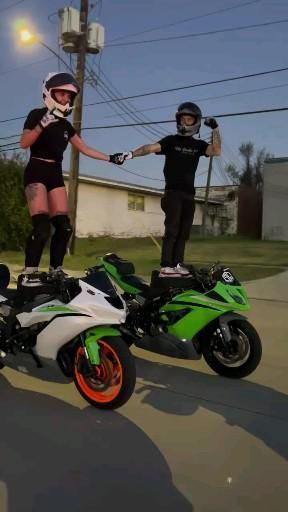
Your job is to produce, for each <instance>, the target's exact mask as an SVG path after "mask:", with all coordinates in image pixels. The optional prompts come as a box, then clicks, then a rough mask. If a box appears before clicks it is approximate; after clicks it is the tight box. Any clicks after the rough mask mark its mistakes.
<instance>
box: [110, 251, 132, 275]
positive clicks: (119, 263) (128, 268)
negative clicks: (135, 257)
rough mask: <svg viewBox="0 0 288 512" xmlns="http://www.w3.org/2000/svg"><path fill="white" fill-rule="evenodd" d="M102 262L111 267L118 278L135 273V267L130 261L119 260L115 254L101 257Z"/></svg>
mask: <svg viewBox="0 0 288 512" xmlns="http://www.w3.org/2000/svg"><path fill="white" fill-rule="evenodd" d="M103 260H104V261H106V263H110V265H113V267H115V268H116V270H117V272H118V274H119V275H120V276H127V275H131V274H134V273H135V267H134V265H133V263H132V262H131V261H128V260H123V259H122V258H119V256H117V254H114V253H109V254H105V256H103Z"/></svg>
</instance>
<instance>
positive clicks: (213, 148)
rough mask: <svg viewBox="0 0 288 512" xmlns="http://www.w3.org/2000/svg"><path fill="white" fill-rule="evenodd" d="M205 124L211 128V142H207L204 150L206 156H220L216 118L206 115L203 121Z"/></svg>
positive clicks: (219, 140) (219, 137)
mask: <svg viewBox="0 0 288 512" xmlns="http://www.w3.org/2000/svg"><path fill="white" fill-rule="evenodd" d="M204 124H205V126H209V128H211V129H212V143H211V144H209V146H208V147H207V150H206V155H207V156H220V155H221V136H220V131H219V128H218V124H217V121H216V119H214V118H213V117H208V118H206V119H205V121H204Z"/></svg>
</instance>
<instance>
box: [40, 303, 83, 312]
mask: <svg viewBox="0 0 288 512" xmlns="http://www.w3.org/2000/svg"><path fill="white" fill-rule="evenodd" d="M39 312H41V313H75V312H77V310H76V309H72V308H68V307H66V306H53V305H51V306H43V307H42V308H39V309H37V313H39Z"/></svg>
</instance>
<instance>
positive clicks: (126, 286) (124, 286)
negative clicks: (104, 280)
mask: <svg viewBox="0 0 288 512" xmlns="http://www.w3.org/2000/svg"><path fill="white" fill-rule="evenodd" d="M101 261H102V264H103V266H104V268H105V269H106V270H107V272H108V273H109V274H110V275H111V276H112V278H113V279H115V281H116V283H117V284H118V286H120V288H122V290H124V292H126V293H132V294H133V295H137V294H139V293H141V290H139V289H138V288H135V287H134V286H131V285H129V284H127V283H125V281H123V280H122V278H121V276H120V275H119V274H118V272H117V270H116V268H115V267H114V265H111V264H110V263H107V261H104V260H103V259H101Z"/></svg>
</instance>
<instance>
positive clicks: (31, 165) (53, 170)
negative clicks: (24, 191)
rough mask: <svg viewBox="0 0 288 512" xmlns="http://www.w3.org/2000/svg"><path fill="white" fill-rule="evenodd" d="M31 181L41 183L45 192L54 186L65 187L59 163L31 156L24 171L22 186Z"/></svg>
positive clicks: (29, 183)
mask: <svg viewBox="0 0 288 512" xmlns="http://www.w3.org/2000/svg"><path fill="white" fill-rule="evenodd" d="M31 183H43V185H45V187H46V189H47V192H50V190H53V189H54V188H59V187H65V184H64V179H63V174H62V166H61V164H60V163H57V162H44V161H43V160H38V159H36V158H31V159H30V160H29V162H28V165H27V167H26V169H25V171H24V187H25V188H26V187H27V186H28V185H31Z"/></svg>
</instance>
